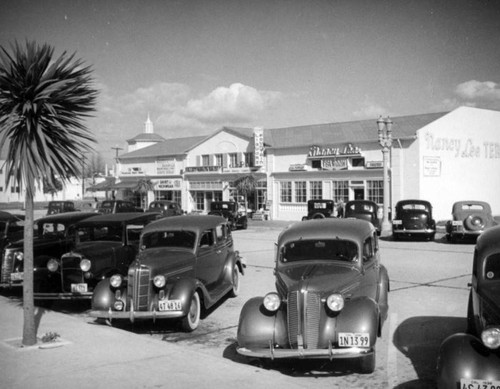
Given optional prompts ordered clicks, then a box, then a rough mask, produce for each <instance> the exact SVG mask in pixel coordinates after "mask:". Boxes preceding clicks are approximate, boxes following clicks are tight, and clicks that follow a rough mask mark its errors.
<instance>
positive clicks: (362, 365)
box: [359, 350, 376, 374]
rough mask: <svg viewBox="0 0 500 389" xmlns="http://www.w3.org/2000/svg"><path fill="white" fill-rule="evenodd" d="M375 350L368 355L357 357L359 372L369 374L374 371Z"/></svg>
mask: <svg viewBox="0 0 500 389" xmlns="http://www.w3.org/2000/svg"><path fill="white" fill-rule="evenodd" d="M375 361H376V356H375V350H373V353H371V354H369V355H365V356H362V357H360V358H359V372H360V374H371V373H373V372H374V371H375Z"/></svg>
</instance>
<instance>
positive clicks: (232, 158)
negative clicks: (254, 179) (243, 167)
mask: <svg viewBox="0 0 500 389" xmlns="http://www.w3.org/2000/svg"><path fill="white" fill-rule="evenodd" d="M228 157H229V167H238V154H237V153H230V154H229V155H228Z"/></svg>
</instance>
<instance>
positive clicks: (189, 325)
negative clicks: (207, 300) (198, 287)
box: [181, 292, 201, 332]
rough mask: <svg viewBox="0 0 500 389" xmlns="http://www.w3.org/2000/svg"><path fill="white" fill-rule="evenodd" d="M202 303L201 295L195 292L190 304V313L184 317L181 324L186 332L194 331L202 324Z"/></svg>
mask: <svg viewBox="0 0 500 389" xmlns="http://www.w3.org/2000/svg"><path fill="white" fill-rule="evenodd" d="M200 316H201V304H200V295H199V294H198V292H194V293H193V296H192V297H191V303H190V304H189V311H188V314H187V315H186V316H185V317H184V318H183V319H182V322H181V326H182V329H183V330H184V331H186V332H193V331H194V330H195V329H197V328H198V325H199V324H200Z"/></svg>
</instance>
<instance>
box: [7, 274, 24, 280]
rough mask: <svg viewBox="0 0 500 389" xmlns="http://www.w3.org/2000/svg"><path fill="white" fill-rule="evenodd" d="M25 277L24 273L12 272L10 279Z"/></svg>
mask: <svg viewBox="0 0 500 389" xmlns="http://www.w3.org/2000/svg"><path fill="white" fill-rule="evenodd" d="M23 278H24V273H22V272H21V273H11V274H10V279H11V281H22V280H23Z"/></svg>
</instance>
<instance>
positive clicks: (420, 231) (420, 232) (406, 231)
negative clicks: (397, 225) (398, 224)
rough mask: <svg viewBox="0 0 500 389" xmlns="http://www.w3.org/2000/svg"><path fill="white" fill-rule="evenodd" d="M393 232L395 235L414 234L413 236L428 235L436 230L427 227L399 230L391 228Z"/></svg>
mask: <svg viewBox="0 0 500 389" xmlns="http://www.w3.org/2000/svg"><path fill="white" fill-rule="evenodd" d="M392 233H393V234H396V235H408V236H411V235H415V236H430V235H434V234H435V233H436V230H429V229H418V230H409V229H401V230H399V229H398V230H392Z"/></svg>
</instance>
